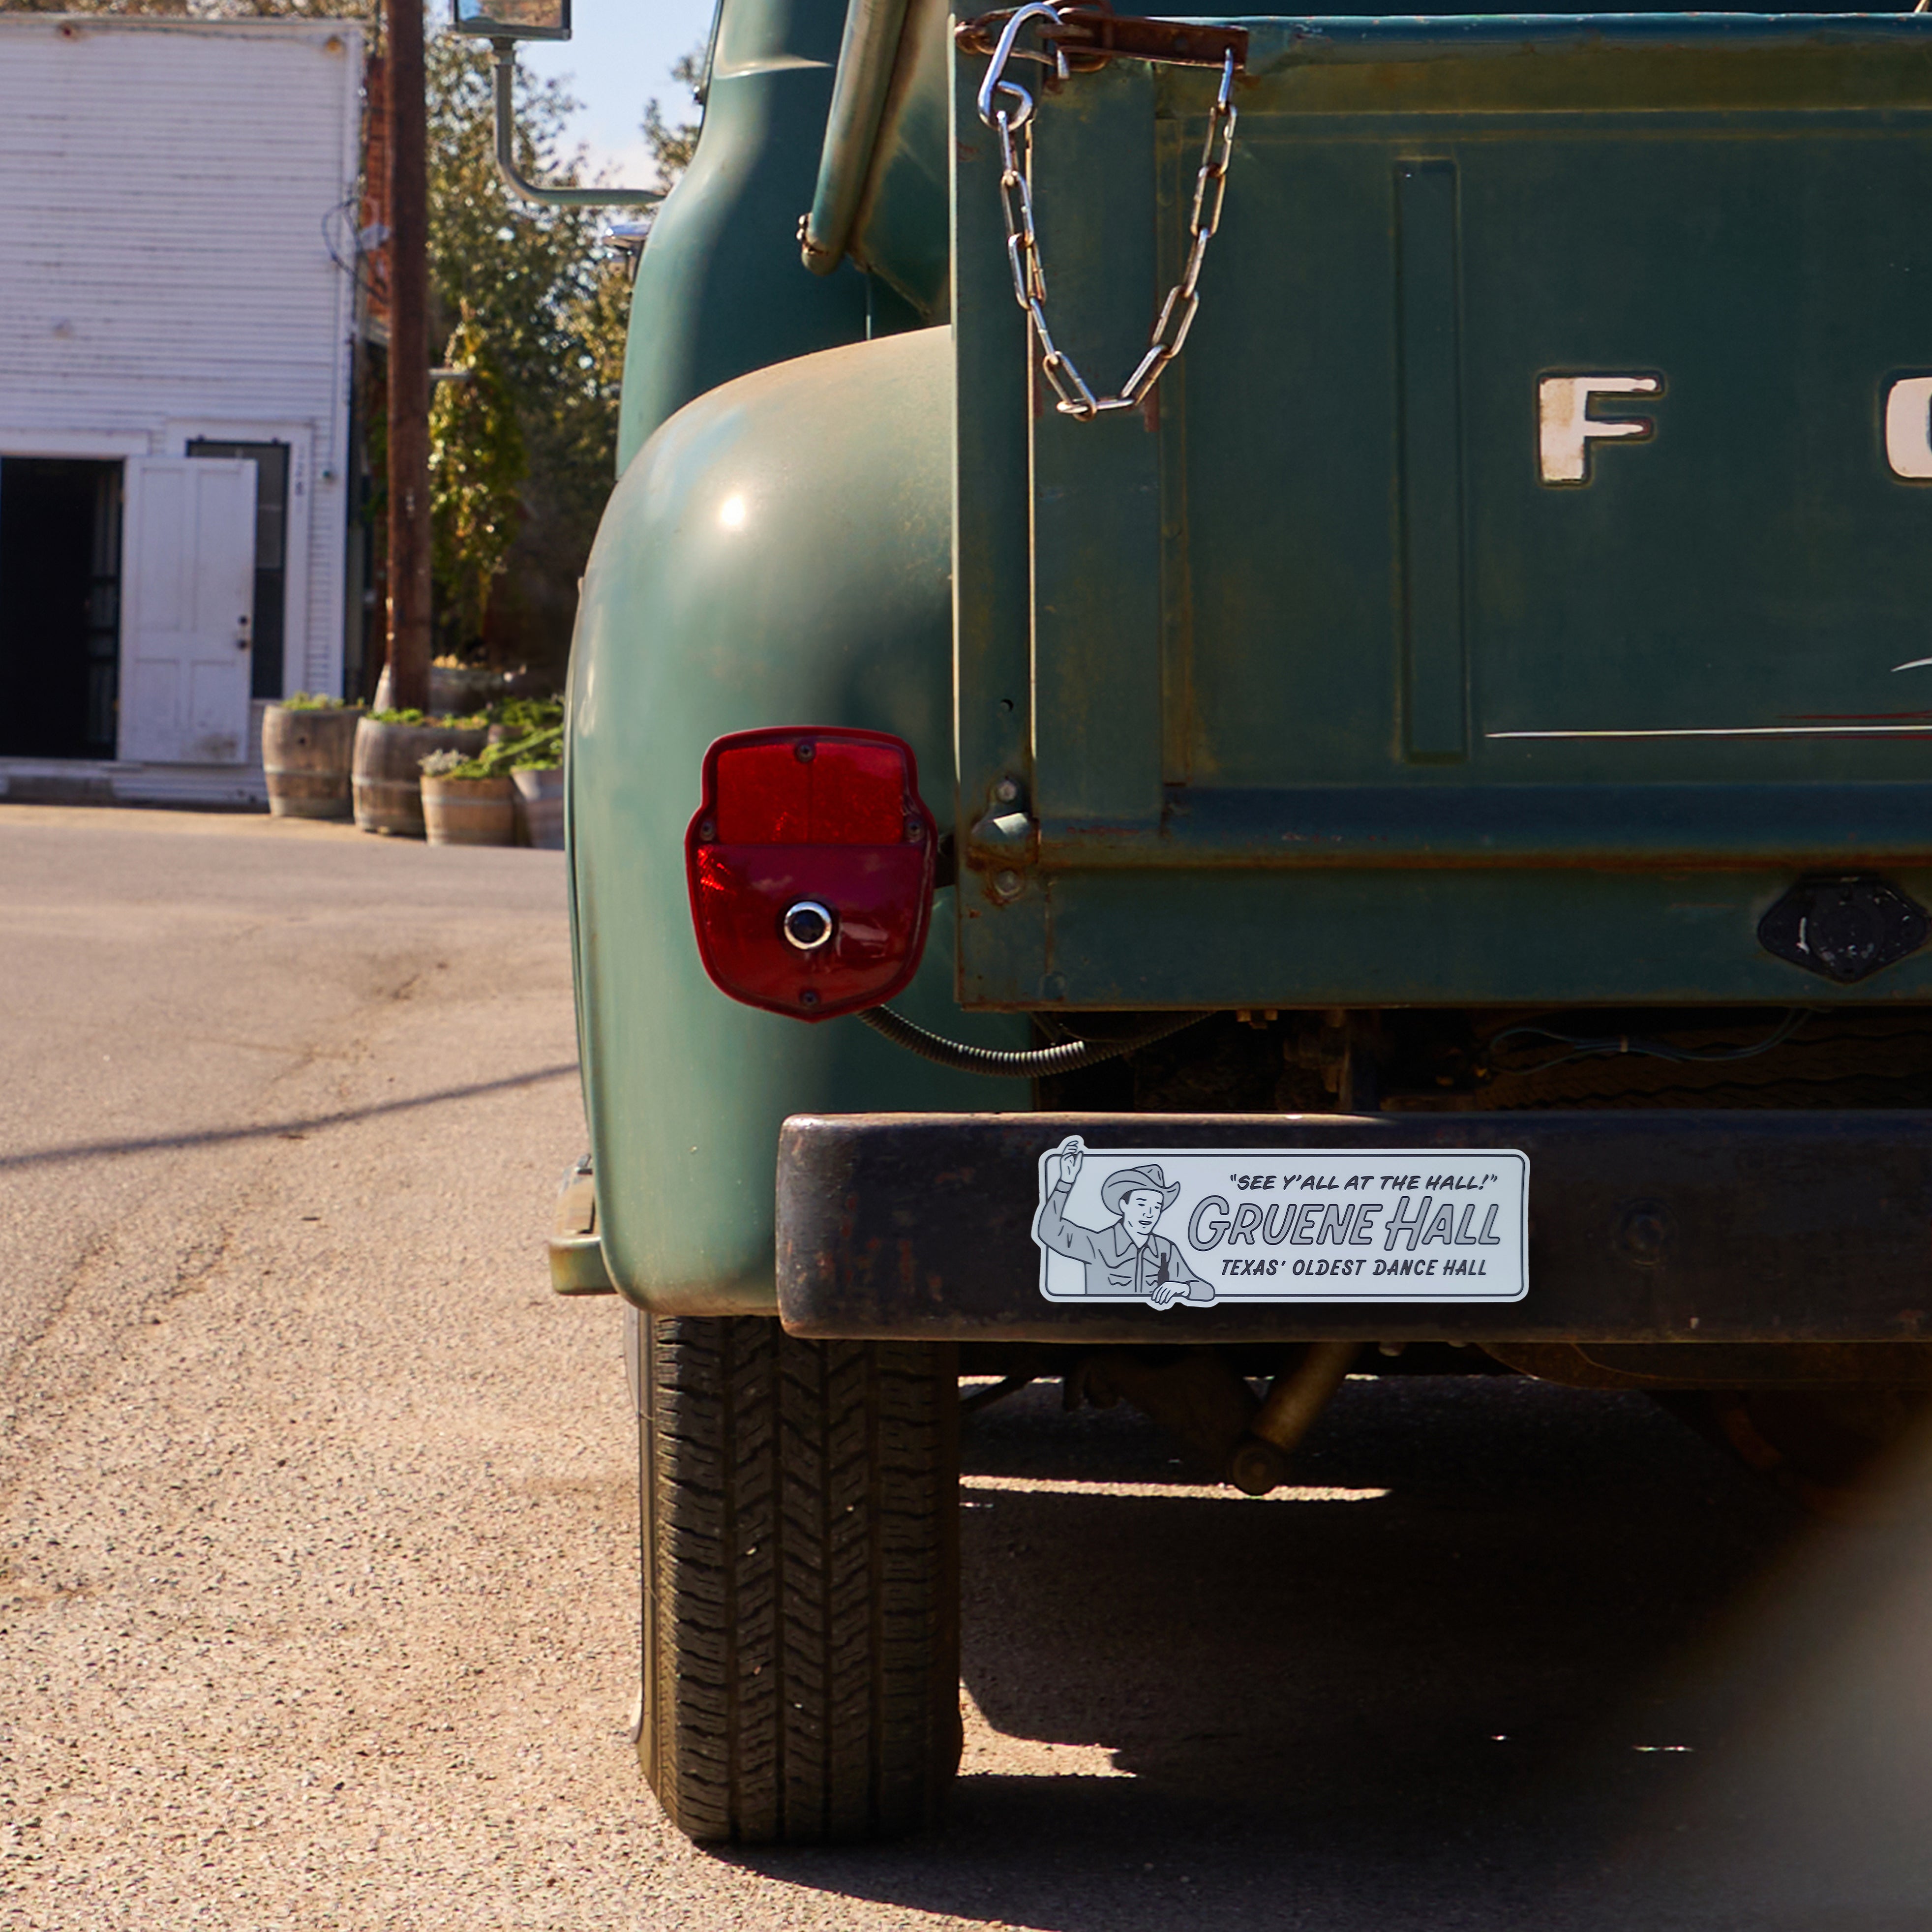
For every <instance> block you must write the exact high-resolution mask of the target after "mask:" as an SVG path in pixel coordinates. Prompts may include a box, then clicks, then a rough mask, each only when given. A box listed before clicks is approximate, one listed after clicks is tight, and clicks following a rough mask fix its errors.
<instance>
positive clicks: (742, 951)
mask: <svg viewBox="0 0 1932 1932" xmlns="http://www.w3.org/2000/svg"><path fill="white" fill-rule="evenodd" d="M706 87H707V101H706V114H705V120H704V124H703V134H702V136H701V139H700V142H699V144H698V146H697V155H696V158H695V160H694V162H693V163H692V164H691V168H690V169H689V172H688V173H687V174H686V175H685V176H684V178H683V179H682V181H681V182H680V183H679V185H678V186H677V187H676V190H675V191H674V192H673V193H672V194H671V195H670V198H669V199H668V200H667V202H665V204H664V207H663V209H662V211H661V214H659V216H658V218H657V220H656V221H655V225H654V226H653V228H652V231H651V233H650V235H649V241H648V244H647V245H646V247H645V248H644V250H643V255H642V258H641V262H640V266H639V272H638V275H637V285H636V293H635V307H634V316H633V320H632V323H631V346H630V354H629V363H628V369H627V371H626V375H625V394H624V405H623V407H624V440H623V449H622V459H621V477H620V480H619V482H618V484H617V486H616V492H615V494H614V495H613V497H612V499H611V502H610V508H609V511H608V513H607V516H606V517H605V519H604V526H603V531H602V534H601V537H600V538H599V539H598V544H597V547H596V550H595V555H594V556H593V557H592V560H591V563H590V566H589V574H588V576H587V577H586V581H585V584H584V589H583V607H582V614H581V619H580V629H579V632H578V636H577V644H576V651H575V657H574V670H573V684H572V688H571V705H570V749H569V813H570V846H571V858H570V877H571V894H572V908H573V918H574V933H575V943H576V961H577V1000H578V1011H579V1015H580V1025H581V1029H582V1040H583V1070H584V1091H585V1096H586V1103H587V1106H588V1112H589V1126H590V1134H591V1139H592V1148H593V1155H594V1181H592V1178H591V1169H589V1168H586V1171H585V1173H584V1175H583V1177H582V1178H580V1181H578V1183H577V1185H576V1186H575V1187H574V1190H573V1191H572V1192H571V1194H570V1195H569V1196H568V1201H567V1207H566V1215H565V1226H564V1227H563V1229H562V1232H560V1234H559V1238H558V1241H557V1243H556V1248H555V1250H554V1253H555V1255H556V1266H557V1268H558V1270H559V1279H560V1281H561V1283H562V1285H563V1286H578V1287H583V1286H602V1285H604V1284H605V1283H606V1282H607V1283H609V1284H610V1285H614V1286H615V1288H616V1289H617V1290H618V1291H619V1292H620V1293H621V1294H622V1295H624V1296H625V1298H628V1301H629V1303H630V1304H631V1307H633V1309H634V1310H635V1311H636V1312H637V1313H636V1317H635V1332H636V1335H637V1343H636V1348H635V1358H636V1359H635V1361H634V1384H635V1388H636V1391H637V1409H638V1415H639V1418H640V1443H641V1451H640V1455H641V1472H642V1483H643V1631H644V1666H643V1725H642V1735H641V1741H640V1751H641V1754H642V1756H643V1762H644V1765H645V1768H646V1771H647V1772H648V1773H649V1777H650V1779H651V1781H652V1784H653V1785H654V1787H655V1789H656V1790H657V1793H658V1796H660V1798H661V1799H662V1801H663V1802H664V1805H665V1807H666V1808H667V1811H668V1812H669V1814H670V1816H671V1817H672V1818H673V1819H674V1820H676V1823H678V1824H679V1825H680V1826H682V1828H683V1829H685V1830H686V1831H687V1832H690V1833H691V1834H692V1835H694V1836H696V1837H697V1838H704V1839H714V1840H715V1839H734V1840H736V1841H741V1842H757V1841H772V1840H786V1841H811V1840H817V1839H825V1838H856V1837H865V1836H868V1835H884V1834H888V1833H891V1832H898V1831H901V1830H904V1829H908V1828H912V1827H916V1826H919V1825H920V1824H921V1823H922V1822H924V1821H926V1820H929V1819H930V1818H931V1817H932V1816H933V1814H934V1812H935V1808H937V1807H938V1805H939V1803H940V1802H941V1798H942V1796H943V1794H944V1790H945V1788H946V1786H947V1781H948V1780H949V1778H950V1776H951V1775H952V1774H953V1769H954V1767H955V1763H956V1757H957V1754H958V1750H959V1715H958V1703H957V1694H956V1674H957V1661H956V1657H957V1628H958V1610H957V1604H958V1586H957V1569H958V1558H957V1547H958V1546H957V1541H956V1532H955V1519H954V1509H955V1490H956V1482H955V1474H956V1455H957V1451H956V1442H957V1429H958V1418H959V1378H960V1377H961V1376H962V1375H970V1376H978V1377H981V1378H984V1377H987V1376H998V1377H1001V1378H1004V1382H1003V1383H1000V1384H995V1385H992V1386H993V1387H995V1388H998V1387H1001V1386H1009V1387H1018V1386H1020V1385H1023V1384H1024V1383H1025V1382H1026V1381H1027V1380H1028V1379H1031V1378H1033V1377H1036V1376H1052V1377H1058V1378H1061V1379H1063V1380H1064V1382H1065V1383H1066V1385H1067V1390H1068V1391H1069V1393H1070V1395H1071V1396H1073V1397H1079V1396H1080V1395H1082V1394H1086V1395H1088V1396H1091V1397H1095V1398H1097V1399H1100V1400H1107V1399H1109V1398H1112V1397H1118V1396H1121V1395H1125V1396H1127V1397H1129V1398H1130V1399H1131V1400H1133V1401H1135V1402H1136V1403H1139V1404H1140V1405H1141V1406H1143V1407H1144V1408H1145V1409H1147V1410H1148V1412H1149V1413H1151V1415H1153V1416H1154V1418H1156V1419H1157V1421H1160V1422H1162V1423H1163V1424H1164V1425H1165V1426H1166V1427H1168V1428H1169V1429H1170V1430H1172V1432H1173V1433H1175V1436H1177V1437H1178V1438H1179V1439H1181V1441H1183V1442H1185V1443H1186V1444H1187V1445H1188V1446H1189V1448H1190V1450H1191V1451H1192V1452H1193V1454H1195V1455H1196V1457H1198V1458H1199V1459H1201V1460H1202V1461H1204V1462H1205V1463H1207V1464H1208V1466H1210V1467H1211V1468H1212V1469H1214V1470H1216V1471H1217V1472H1218V1473H1219V1475H1220V1476H1221V1477H1222V1478H1224V1479H1225V1480H1226V1481H1229V1482H1230V1483H1232V1484H1236V1485H1237V1486H1238V1487H1241V1488H1242V1489H1245V1490H1249V1491H1251V1492H1254V1493H1261V1492H1264V1491H1265V1490H1267V1489H1268V1487H1270V1486H1271V1485H1272V1484H1275V1483H1277V1482H1279V1481H1280V1480H1282V1478H1283V1475H1284V1474H1285V1472H1286V1470H1287V1469H1289V1466H1290V1457H1291V1455H1292V1451H1293V1449H1294V1448H1295V1444H1296V1442H1297V1441H1298V1439H1299V1438H1300V1436H1301V1434H1302V1433H1303V1432H1304V1430H1306V1429H1307V1427H1308V1426H1309V1424H1310V1422H1311V1421H1313V1419H1314V1418H1315V1416H1316V1415H1317V1414H1318V1413H1319V1410H1320V1409H1321V1407H1322V1404H1323V1403H1324V1401H1325V1400H1326V1398H1327V1397H1328V1395H1329V1394H1331V1393H1332V1391H1334V1388H1335V1387H1336V1385H1337V1383H1338V1382H1340V1379H1342V1378H1343V1376H1346V1374H1347V1373H1349V1370H1350V1368H1351V1366H1352V1364H1356V1363H1357V1362H1358V1359H1359V1360H1360V1361H1361V1362H1362V1363H1363V1364H1364V1366H1366V1365H1367V1364H1370V1363H1373V1364H1374V1365H1375V1367H1376V1369H1377V1370H1378V1371H1379V1372H1381V1371H1388V1372H1398V1371H1400V1370H1402V1369H1403V1367H1405V1365H1413V1366H1417V1367H1423V1368H1427V1369H1431V1370H1441V1369H1442V1368H1443V1367H1445V1366H1454V1365H1457V1364H1460V1365H1462V1366H1463V1367H1477V1366H1481V1367H1485V1368H1487V1369H1490V1370H1494V1369H1496V1368H1497V1367H1503V1368H1507V1369H1509V1370H1516V1371H1518V1372H1522V1373H1529V1374H1531V1375H1534V1376H1541V1377H1544V1378H1547V1379H1552V1380H1554V1381H1556V1382H1562V1383H1568V1384H1573V1385H1578V1386H1581V1387H1585V1388H1614V1389H1646V1390H1652V1391H1656V1392H1658V1394H1659V1395H1660V1396H1661V1397H1664V1399H1666V1400H1669V1401H1670V1402H1673V1403H1675V1404H1676V1405H1677V1406H1679V1407H1680V1408H1682V1409H1685V1412H1687V1413H1689V1414H1691V1415H1694V1417H1696V1418H1698V1419H1700V1420H1701V1421H1703V1424H1705V1425H1706V1427H1709V1428H1711V1429H1712V1430H1715V1431H1717V1432H1718V1433H1721V1434H1723V1435H1724V1436H1727V1438H1728V1439H1730V1440H1731V1441H1732V1442H1734V1443H1735V1444H1736V1445H1738V1446H1739V1448H1741V1449H1742V1450H1743V1451H1745V1453H1746V1454H1748V1455H1749V1456H1751V1457H1752V1458H1754V1460H1757V1461H1758V1462H1759V1463H1760V1464H1762V1465H1763V1466H1766V1468H1768V1469H1772V1470H1774V1471H1775V1472H1778V1473H1780V1474H1781V1475H1784V1476H1785V1477H1787V1478H1789V1479H1790V1480H1791V1481H1794V1482H1796V1483H1799V1484H1810V1485H1814V1486H1816V1485H1829V1484H1835V1483H1837V1482H1838V1481H1841V1480H1843V1478H1845V1477H1846V1475H1848V1474H1849V1472H1852V1471H1853V1470H1854V1469H1856V1468H1857V1467H1858V1466H1859V1465H1860V1464H1861V1463H1862V1462H1863V1461H1864V1459H1866V1458H1867V1457H1868V1456H1869V1455H1870V1454H1871V1453H1872V1452H1873V1451H1874V1450H1875V1449H1876V1448H1877V1447H1879V1445H1882V1443H1883V1442H1885V1441H1886V1440H1887V1439H1888V1438H1889V1437H1891V1436H1893V1435H1894V1434H1895V1433H1897V1430H1898V1428H1899V1427H1900V1424H1901V1421H1902V1419H1903V1418H1905V1417H1906V1416H1908V1415H1909V1414H1910V1413H1911V1412H1912V1409H1913V1408H1914V1407H1915V1405H1916V1403H1917V1401H1918V1391H1920V1390H1921V1389H1922V1388H1924V1386H1925V1385H1927V1382H1928V1381H1932V1352H1928V1350H1927V1340H1928V1338H1932V1111H1927V1109H1928V1108H1932V1023H1928V1004H1932V947H1927V938H1928V936H1929V935H1932V926H1928V923H1927V919H1928V914H1927V910H1926V908H1927V906H1928V905H1932V418H1928V410H1932V217H1928V209H1932V19H1921V18H1919V17H1916V16H1915V15H1912V14H1909V13H1897V14H1879V13H1844V14H1839V15H1828V14H1774V13H1762V14H1744V13H1730V14H1711V13H1705V14H1682V13H1651V14H1644V13H1619V14H1603V15H1589V16H1547V17H1522V18H1505V17H1495V16H1485V15H1479V14H1469V15H1447V14H1445V15H1441V16H1437V17H1427V18H1407V17H1406V18H1401V19H1395V18H1382V17H1366V16H1365V17H1354V16H1346V17H1345V16H1327V17H1319V18H1271V19H1251V20H1238V21H1235V20H1217V21H1208V20H1167V21H1160V20H1142V19H1135V18H1130V17H1126V16H1124V15H1121V16H1119V17H1117V16H1116V15H1115V14H1114V13H1112V12H1111V11H1110V10H1109V9H1108V7H1106V6H1104V5H1096V4H1085V0H1083V4H1078V5H1072V4H1070V5H1039V4H1034V5H1025V6H1023V7H1019V9H1017V10H1013V11H1009V12H1007V13H996V14H992V15H989V16H986V17H983V18H976V19H963V18H962V19H955V18H951V17H948V16H947V13H945V12H944V10H942V7H941V5H939V4H938V0H850V5H849V6H848V5H847V4H846V0H722V5H721V8H720V10H719V15H718V23H717V26H716V28H715V34H714V37H713V41H712V48H711V52H710V58H709V73H708V77H707V82H706ZM593 1195H594V1200H593V1199H592V1196H593ZM1378 1351H1379V1352H1378ZM1364 1352H1366V1353H1364ZM980 1386H981V1387H982V1388H984V1387H986V1385H985V1384H983V1383H982V1384H981V1385H980Z"/></svg>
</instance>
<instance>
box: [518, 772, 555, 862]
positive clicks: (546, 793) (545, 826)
mask: <svg viewBox="0 0 1932 1932" xmlns="http://www.w3.org/2000/svg"><path fill="white" fill-rule="evenodd" d="M510 776H511V778H512V779H513V780H514V782H515V784H516V787H517V799H516V805H517V832H518V834H519V837H518V840H517V842H518V843H519V844H524V845H534V846H535V847H536V848H537V850H538V851H539V852H561V851H562V850H563V773H562V771H561V770H553V771H547V772H511V774H510Z"/></svg>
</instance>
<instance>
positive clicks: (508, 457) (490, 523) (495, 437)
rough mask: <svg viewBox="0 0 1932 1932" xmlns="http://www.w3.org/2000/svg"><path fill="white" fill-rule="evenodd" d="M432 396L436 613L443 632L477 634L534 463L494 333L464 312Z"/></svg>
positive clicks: (511, 539) (512, 538) (481, 628)
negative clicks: (492, 345)
mask: <svg viewBox="0 0 1932 1932" xmlns="http://www.w3.org/2000/svg"><path fill="white" fill-rule="evenodd" d="M443 360H444V362H446V363H447V364H448V365H450V371H451V374H450V377H449V379H448V380H444V381H443V382H440V383H438V384H437V388H436V393H435V396H434V400H433V401H431V404H430V412H429V441H430V458H429V465H430V511H431V516H432V517H433V518H434V522H435V526H436V587H437V618H438V620H439V622H440V625H441V626H442V628H443V630H444V631H445V633H446V635H454V636H455V637H459V638H460V637H481V636H482V635H483V634H484V620H485V619H487V616H488V615H489V610H490V593H491V592H493V590H494V589H495V588H496V580H497V578H498V577H500V576H501V575H502V572H503V568H504V566H505V564H506V563H507V562H508V559H509V555H510V547H511V544H513V543H514V541H515V539H516V535H517V523H518V520H519V515H518V512H519V508H520V498H521V492H522V487H523V480H524V478H525V477H526V475H528V474H529V463H528V462H527V460H526V458H525V455H524V451H523V431H522V428H521V427H520V425H519V424H518V422H517V411H516V406H515V404H514V402H513V401H511V397H510V395H509V393H508V389H507V388H506V387H505V384H504V381H503V376H502V371H501V370H500V369H499V368H498V367H497V365H496V356H495V355H494V353H493V352H492V350H491V348H490V338H489V337H488V336H487V335H486V334H485V333H484V331H483V330H482V329H481V328H480V327H479V326H478V325H477V323H476V321H475V319H474V317H470V316H468V315H466V316H465V317H463V320H462V321H461V322H460V323H458V325H457V328H456V332H455V335H452V336H451V338H449V349H448V350H447V351H446V353H445V355H444V357H443Z"/></svg>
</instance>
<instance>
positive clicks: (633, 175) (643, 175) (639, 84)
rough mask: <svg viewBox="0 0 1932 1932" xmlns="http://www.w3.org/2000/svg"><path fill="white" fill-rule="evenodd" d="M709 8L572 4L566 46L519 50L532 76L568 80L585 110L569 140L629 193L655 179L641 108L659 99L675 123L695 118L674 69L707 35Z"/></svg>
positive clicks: (663, 1) (580, 0) (603, 1)
mask: <svg viewBox="0 0 1932 1932" xmlns="http://www.w3.org/2000/svg"><path fill="white" fill-rule="evenodd" d="M711 12H712V0H571V28H572V32H571V38H570V39H569V40H564V41H560V42H556V41H553V42H548V43H546V42H544V41H541V40H538V41H532V40H526V41H524V42H523V44H522V45H521V46H519V47H518V49H517V58H518V59H519V60H520V62H522V64H523V66H524V67H526V68H527V69H528V70H529V71H530V72H531V73H532V74H541V75H542V76H544V77H546V78H550V77H555V78H558V79H563V78H568V80H569V82H570V91H571V93H573V94H574V95H576V96H577V99H578V100H580V101H582V102H583V107H582V109H581V110H580V112H579V113H577V115H576V117H575V118H574V120H573V121H572V122H571V127H570V133H571V138H572V139H574V140H577V141H580V142H583V145H584V146H585V147H586V148H588V149H589V155H590V165H591V168H592V171H593V172H594V171H595V169H597V168H598V167H599V166H605V165H608V166H610V167H611V168H612V169H613V170H614V171H615V172H616V175H617V178H619V180H620V181H622V182H623V183H625V184H626V185H635V186H644V185H647V184H649V182H650V181H651V180H652V178H653V177H652V172H651V167H650V157H649V150H648V149H647V148H646V147H645V145H644V142H643V136H642V134H641V133H640V132H639V131H638V130H639V127H640V124H641V123H642V121H643V118H644V103H645V102H646V101H648V100H649V98H651V96H652V95H656V96H657V98H658V101H660V102H661V104H663V108H664V118H665V119H666V120H667V121H681V120H682V119H683V118H685V115H687V114H688V113H690V112H691V101H690V98H689V97H688V95H686V94H685V92H684V91H683V89H682V88H680V87H679V86H678V85H677V83H676V82H675V81H673V80H672V79H671V77H670V69H671V63H672V62H673V61H675V60H676V58H677V57H678V56H679V55H680V54H683V53H688V52H690V51H691V49H692V48H693V47H694V46H699V45H700V44H701V43H702V42H703V40H704V39H705V37H706V35H707V34H709V32H710V31H711Z"/></svg>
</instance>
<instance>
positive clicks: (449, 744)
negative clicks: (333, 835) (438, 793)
mask: <svg viewBox="0 0 1932 1932" xmlns="http://www.w3.org/2000/svg"><path fill="white" fill-rule="evenodd" d="M482 748H483V733H482V732H481V730H469V731H459V730H456V729H455V728H454V727H452V726H450V725H448V724H377V722H376V721H375V720H374V718H364V719H363V720H362V723H361V724H359V725H358V726H357V727H356V755H355V759H354V762H353V766H352V767H351V770H350V789H351V791H352V793H353V796H354V798H355V801H356V823H357V825H359V826H360V827H361V828H362V830H364V831H365V832H384V833H386V834H388V835H389V836H390V837H392V838H422V836H423V830H424V828H423V808H422V765H421V763H420V760H422V759H423V758H425V757H428V754H430V753H431V751H444V750H448V749H454V750H456V751H461V752H463V753H465V754H469V753H471V752H475V751H481V749H482Z"/></svg>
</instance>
